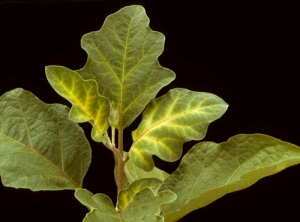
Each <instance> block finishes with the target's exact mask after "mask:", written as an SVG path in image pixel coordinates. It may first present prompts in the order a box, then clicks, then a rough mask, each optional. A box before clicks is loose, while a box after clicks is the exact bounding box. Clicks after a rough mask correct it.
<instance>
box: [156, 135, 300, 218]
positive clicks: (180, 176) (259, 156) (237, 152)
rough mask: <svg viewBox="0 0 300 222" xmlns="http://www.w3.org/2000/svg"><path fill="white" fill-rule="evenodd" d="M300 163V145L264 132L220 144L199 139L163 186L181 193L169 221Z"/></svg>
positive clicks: (165, 212) (169, 208) (166, 211)
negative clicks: (263, 133)
mask: <svg viewBox="0 0 300 222" xmlns="http://www.w3.org/2000/svg"><path fill="white" fill-rule="evenodd" d="M298 163H300V147H298V146H295V145H293V144H290V143H287V142H283V141H281V140H278V139H275V138H273V137H270V136H266V135H262V134H252V135H251V134H250V135H244V134H241V135H237V136H234V137H232V138H230V139H229V140H228V141H227V142H223V143H220V144H216V143H213V142H201V143H198V144H197V145H195V146H194V147H193V148H192V149H191V150H190V151H189V152H188V153H187V154H186V155H185V156H184V157H183V159H182V161H181V163H180V165H179V167H178V169H177V170H176V171H175V172H174V173H173V174H171V176H170V177H169V178H168V179H166V180H165V184H164V185H163V186H162V188H161V190H172V191H173V192H174V193H176V194H177V199H176V201H174V202H173V203H171V204H168V205H167V206H166V207H165V208H164V210H163V216H164V217H165V221H166V222H173V221H177V220H178V219H180V218H181V217H183V216H184V215H186V214H188V213H189V212H191V211H193V210H196V209H198V208H201V207H204V206H206V205H208V204H210V203H211V202H213V201H215V200H216V199H218V198H220V197H222V196H224V195H225V194H227V193H230V192H233V191H237V190H241V189H244V188H246V187H249V186H251V185H252V184H254V183H255V182H257V181H258V180H259V179H261V178H263V177H266V176H269V175H272V174H275V173H278V172H279V171H281V170H283V169H285V168H287V167H289V166H292V165H295V164H298Z"/></svg>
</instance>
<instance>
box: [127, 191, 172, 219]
mask: <svg viewBox="0 0 300 222" xmlns="http://www.w3.org/2000/svg"><path fill="white" fill-rule="evenodd" d="M174 200H176V194H174V193H173V192H172V191H170V190H165V191H160V192H158V193H157V195H156V194H155V193H154V192H153V191H152V190H150V189H149V188H145V189H143V190H141V191H140V192H138V193H137V194H136V195H135V196H134V198H133V201H132V202H131V203H130V204H129V205H128V206H127V207H126V209H125V210H124V212H123V213H122V216H123V219H124V222H163V221H164V218H163V216H162V215H161V207H162V206H163V205H165V204H167V203H171V202H172V201H174Z"/></svg>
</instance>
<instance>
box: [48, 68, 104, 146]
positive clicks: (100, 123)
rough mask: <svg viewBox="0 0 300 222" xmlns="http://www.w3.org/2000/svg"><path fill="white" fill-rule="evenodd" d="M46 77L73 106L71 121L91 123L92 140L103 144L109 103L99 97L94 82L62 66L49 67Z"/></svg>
mask: <svg viewBox="0 0 300 222" xmlns="http://www.w3.org/2000/svg"><path fill="white" fill-rule="evenodd" d="M46 76H47V79H48V81H49V83H50V85H51V86H52V87H53V88H54V90H55V91H56V92H57V93H58V94H59V95H61V96H62V97H64V98H65V99H67V100H68V101H69V102H70V103H71V104H72V105H73V106H72V109H71V111H70V119H71V120H73V121H75V122H79V123H80V122H86V121H89V122H90V123H91V124H92V125H93V130H92V138H93V139H94V140H95V141H98V142H101V141H102V139H103V133H104V132H105V131H106V130H107V128H108V121H107V118H108V116H109V101H108V99H107V98H105V97H102V96H100V95H98V91H97V84H96V82H94V81H93V80H83V79H82V78H81V77H80V76H79V74H78V73H76V72H74V71H72V70H70V69H67V68H65V67H62V66H47V67H46Z"/></svg>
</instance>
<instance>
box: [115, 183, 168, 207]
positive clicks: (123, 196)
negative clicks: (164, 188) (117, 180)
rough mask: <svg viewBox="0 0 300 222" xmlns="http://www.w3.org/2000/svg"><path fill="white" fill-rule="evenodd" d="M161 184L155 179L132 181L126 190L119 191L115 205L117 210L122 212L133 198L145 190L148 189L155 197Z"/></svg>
mask: <svg viewBox="0 0 300 222" xmlns="http://www.w3.org/2000/svg"><path fill="white" fill-rule="evenodd" d="M162 184H163V181H161V180H159V179H156V178H143V179H139V180H136V181H134V182H133V183H132V184H130V186H129V187H128V188H126V189H123V190H121V191H120V193H119V195H118V203H117V207H118V209H119V210H120V211H124V209H125V208H126V207H127V206H128V205H129V204H130V203H131V202H132V201H133V198H134V196H135V195H136V194H137V193H139V192H140V191H141V190H143V189H145V188H149V189H150V190H151V191H152V192H153V193H154V194H155V195H156V194H157V191H158V189H159V188H160V187H161V185H162Z"/></svg>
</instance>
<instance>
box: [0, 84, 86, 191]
mask: <svg viewBox="0 0 300 222" xmlns="http://www.w3.org/2000/svg"><path fill="white" fill-rule="evenodd" d="M68 113H69V108H67V107H66V106H63V105H59V104H53V105H48V104H45V103H43V102H41V101H40V100H39V99H38V98H36V97H35V96H34V95H33V94H32V93H30V92H28V91H25V90H23V89H15V90H12V91H9V92H7V93H5V94H4V95H2V96H1V97H0V175H1V179H2V183H3V184H4V185H5V186H10V187H15V188H28V189H31V190H34V191H36V190H61V189H76V188H78V187H81V186H82V180H83V177H84V175H85V174H86V172H87V170H88V167H89V165H90V162H91V149H90V146H89V143H88V141H87V139H86V138H85V135H84V132H83V130H82V129H81V128H80V127H79V126H78V125H77V124H76V123H74V122H72V121H70V120H69V118H68Z"/></svg>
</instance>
